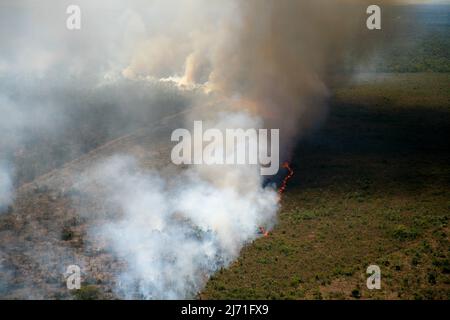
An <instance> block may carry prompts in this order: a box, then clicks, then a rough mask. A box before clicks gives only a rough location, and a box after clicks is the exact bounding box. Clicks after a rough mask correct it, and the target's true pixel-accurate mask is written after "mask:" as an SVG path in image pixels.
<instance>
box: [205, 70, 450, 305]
mask: <svg viewBox="0 0 450 320" xmlns="http://www.w3.org/2000/svg"><path fill="white" fill-rule="evenodd" d="M449 88H450V74H448V73H414V74H407V73H403V74H378V75H376V76H373V75H372V76H370V75H363V76H362V77H361V79H360V80H359V81H357V82H354V83H353V84H351V85H348V86H346V87H345V88H344V89H342V88H341V89H339V88H336V90H335V95H334V97H333V98H332V101H331V107H330V115H329V117H328V120H327V122H326V124H325V125H324V126H323V127H322V128H321V129H320V130H319V131H318V132H316V134H314V135H312V136H311V137H309V138H307V139H305V140H303V141H302V142H301V143H300V144H299V145H298V147H297V149H296V153H295V157H294V160H293V163H292V165H293V167H294V169H295V176H294V178H293V179H292V180H291V181H290V183H289V186H288V189H287V192H286V195H285V197H284V198H283V201H282V208H281V210H280V213H279V216H278V219H279V221H278V223H277V225H276V227H275V228H274V230H273V232H272V233H271V235H270V236H269V237H263V238H260V239H258V240H256V241H255V242H254V243H252V244H250V245H248V246H247V247H246V248H245V249H244V250H243V251H242V254H241V256H240V258H239V259H238V260H237V261H236V262H235V263H233V265H232V266H230V267H229V268H227V269H224V270H221V271H220V272H219V273H217V274H216V275H215V276H214V277H213V278H212V279H211V280H210V281H209V282H208V284H207V286H206V288H205V290H204V291H203V292H202V293H201V294H200V297H201V298H202V299H233V298H242V299H249V298H251V299H254V298H256V299H322V298H323V299H373V298H376V299H449V298H450V264H449V258H450V256H449V252H450V242H449V229H448V219H449V209H450V187H449V186H450V163H449V160H450V153H449V140H448V137H449V136H450V134H449V133H450V90H449ZM370 264H376V265H378V266H380V268H381V290H368V289H367V287H366V279H367V277H368V275H366V268H367V267H368V266H369V265H370Z"/></svg>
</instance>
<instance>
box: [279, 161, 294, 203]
mask: <svg viewBox="0 0 450 320" xmlns="http://www.w3.org/2000/svg"><path fill="white" fill-rule="evenodd" d="M282 167H283V168H285V169H287V170H288V174H287V176H286V177H284V179H283V182H282V183H281V186H280V188H279V189H278V194H279V196H280V200H281V195H282V194H283V193H284V191H285V190H286V186H287V183H288V181H289V179H291V178H292V176H293V175H294V170H292V169H291V166H290V165H289V162H285V163H283V165H282Z"/></svg>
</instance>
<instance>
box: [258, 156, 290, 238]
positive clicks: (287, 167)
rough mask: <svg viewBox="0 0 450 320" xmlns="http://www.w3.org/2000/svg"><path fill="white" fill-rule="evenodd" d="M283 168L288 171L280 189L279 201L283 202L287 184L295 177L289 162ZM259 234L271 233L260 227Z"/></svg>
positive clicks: (265, 235)
mask: <svg viewBox="0 0 450 320" xmlns="http://www.w3.org/2000/svg"><path fill="white" fill-rule="evenodd" d="M281 166H282V167H283V168H285V169H287V170H288V174H287V175H286V176H285V177H284V179H283V182H282V183H281V186H280V188H279V189H278V197H279V198H278V201H281V195H282V194H283V193H284V191H285V190H286V187H287V183H288V181H289V179H291V178H292V176H293V175H294V170H292V168H291V166H290V165H289V162H285V163H283V164H282V165H281ZM259 232H260V233H261V234H262V235H263V236H264V237H267V236H269V231H267V230H266V229H265V228H264V227H262V226H261V227H259Z"/></svg>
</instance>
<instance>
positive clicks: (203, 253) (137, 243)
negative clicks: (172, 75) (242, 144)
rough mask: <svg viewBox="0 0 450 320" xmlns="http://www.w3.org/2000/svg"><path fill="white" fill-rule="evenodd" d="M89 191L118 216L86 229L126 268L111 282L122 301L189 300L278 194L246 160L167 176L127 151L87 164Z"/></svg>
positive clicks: (238, 120)
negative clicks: (93, 190) (94, 188)
mask: <svg viewBox="0 0 450 320" xmlns="http://www.w3.org/2000/svg"><path fill="white" fill-rule="evenodd" d="M255 125H257V120H256V119H254V118H251V117H250V116H249V115H248V114H233V115H229V116H225V117H224V119H223V120H221V121H220V123H217V124H214V125H213V127H215V128H222V127H223V128H233V127H237V126H238V127H240V128H242V127H243V128H246V127H249V128H250V127H255ZM86 176H87V177H88V178H87V179H86V180H85V181H81V183H80V185H79V187H80V188H81V189H83V184H84V183H91V182H92V181H95V183H96V184H97V185H98V186H100V189H101V190H102V192H101V193H102V194H103V198H102V196H101V195H91V196H93V197H95V198H97V200H98V201H105V203H108V205H109V206H110V208H115V209H116V210H118V211H119V212H120V213H121V214H120V218H118V219H117V220H115V221H111V222H109V223H107V224H106V225H103V226H102V227H99V228H96V229H94V230H92V232H93V234H95V236H96V237H100V238H101V239H102V241H104V242H107V243H109V244H110V245H111V247H112V249H113V251H114V252H115V253H116V254H117V255H118V256H119V257H120V258H121V259H124V260H125V261H126V262H127V264H128V266H127V268H126V270H125V271H124V272H123V273H122V274H121V276H120V278H119V279H118V286H117V288H116V289H117V293H118V294H119V296H122V297H125V298H146V299H176V298H192V297H194V296H195V294H196V293H198V292H199V291H200V289H201V288H202V287H203V285H204V284H205V282H206V280H207V279H208V278H209V276H210V275H211V274H212V273H214V272H215V271H217V270H218V269H219V268H222V267H225V266H227V265H228V264H229V263H230V262H232V261H233V260H234V259H235V258H236V257H237V256H238V254H239V252H240V250H241V248H242V247H243V245H244V244H246V243H248V242H249V241H252V240H254V239H255V238H256V237H257V236H258V227H259V226H263V225H264V226H266V227H267V226H269V227H270V226H272V225H273V223H274V220H275V215H276V211H277V208H278V195H277V192H276V191H275V190H274V188H273V187H272V186H268V187H266V188H263V187H262V178H261V176H260V175H259V169H258V167H257V166H255V165H253V166H251V165H248V166H247V165H244V166H243V165H236V166H220V165H219V166H211V167H210V166H194V167H191V168H189V169H187V170H185V171H181V172H179V171H177V173H176V174H175V175H173V174H172V175H171V176H162V175H161V174H160V173H158V172H157V171H150V170H145V169H143V168H142V166H141V165H140V164H139V162H138V161H137V160H135V159H133V158H130V157H129V156H115V157H113V158H111V159H109V160H107V161H106V162H102V163H100V164H98V165H97V166H96V167H94V168H92V169H90V170H89V171H88V172H87V174H86Z"/></svg>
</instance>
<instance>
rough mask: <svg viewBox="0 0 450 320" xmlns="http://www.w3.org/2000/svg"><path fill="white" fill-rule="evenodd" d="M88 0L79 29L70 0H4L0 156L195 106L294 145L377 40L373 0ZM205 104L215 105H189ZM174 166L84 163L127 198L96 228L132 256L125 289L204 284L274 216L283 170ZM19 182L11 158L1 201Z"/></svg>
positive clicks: (99, 196) (176, 291)
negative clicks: (371, 21) (267, 173)
mask: <svg viewBox="0 0 450 320" xmlns="http://www.w3.org/2000/svg"><path fill="white" fill-rule="evenodd" d="M77 2H78V5H79V6H80V7H81V10H82V14H83V15H82V17H83V20H82V29H81V30H80V31H73V32H71V31H68V30H66V29H65V18H66V15H65V8H66V7H67V6H68V5H69V4H71V3H69V2H67V1H58V3H55V2H54V1H46V2H43V1H41V2H40V3H39V6H37V5H36V4H35V3H34V2H32V1H26V0H23V1H3V2H2V4H0V8H1V9H2V10H0V21H3V22H5V26H7V25H8V26H9V27H8V28H7V27H3V28H0V40H1V42H2V48H3V47H4V48H5V50H3V49H2V52H0V72H1V74H0V83H1V87H2V88H5V89H1V91H0V99H1V100H0V107H1V108H2V110H1V114H6V113H7V114H8V115H10V119H8V121H1V118H0V130H1V132H2V133H3V132H7V133H8V136H10V137H14V139H11V140H10V142H9V143H8V144H6V143H5V144H0V147H2V148H3V150H2V154H1V155H0V157H2V156H3V155H5V154H7V155H6V156H7V157H14V155H15V154H17V153H19V154H20V152H21V149H23V148H26V146H27V145H30V144H31V143H30V141H32V139H31V138H33V137H34V132H35V131H36V130H38V129H39V130H40V132H46V133H47V135H45V137H57V136H59V137H60V136H61V134H62V133H64V132H72V133H74V134H73V135H72V136H73V137H75V138H72V140H70V139H69V138H68V137H67V136H64V139H62V141H58V142H57V144H58V145H59V144H64V143H65V142H66V139H69V140H70V141H71V142H72V143H73V148H72V149H71V150H72V151H73V152H72V153H71V154H73V157H72V158H74V157H76V155H79V154H81V153H83V152H86V151H88V150H90V149H92V148H94V147H95V146H97V145H99V144H101V143H103V142H106V141H108V140H110V139H112V138H115V137H118V136H120V135H122V134H125V133H127V132H132V131H133V130H135V129H137V128H138V127H141V126H145V125H146V124H148V123H150V122H151V121H155V120H157V119H159V118H160V117H161V116H163V115H170V114H172V113H174V112H176V111H179V110H188V111H189V112H188V113H187V116H186V119H185V127H187V128H190V127H191V126H192V122H193V120H203V121H204V122H205V123H207V125H208V126H209V127H211V128H213V127H214V128H219V129H220V130H225V129H232V128H243V129H245V128H255V129H259V128H277V129H278V128H279V129H281V130H280V136H281V147H282V150H280V151H281V154H282V157H283V158H284V159H286V160H288V159H289V156H290V153H291V149H292V148H293V146H294V144H295V142H296V141H298V139H300V138H301V137H303V136H304V135H305V134H306V133H307V132H309V131H310V130H312V129H314V128H316V127H317V125H318V124H320V123H321V121H323V119H324V117H325V115H326V100H327V99H328V96H329V89H328V88H329V84H330V83H331V81H332V80H333V79H334V76H335V75H336V73H337V72H339V71H340V70H342V69H343V67H344V66H345V65H346V64H348V63H349V62H350V63H352V64H358V63H359V61H361V59H363V58H364V57H366V56H367V55H368V54H369V53H370V47H371V45H373V42H371V41H370V37H369V38H367V33H365V31H364V30H365V28H366V27H365V18H366V17H367V15H366V12H365V9H366V8H367V5H368V3H366V1H359V2H358V4H357V5H356V4H354V3H352V2H351V1H337V0H304V1H300V0H267V1H259V0H224V1H207V0H197V1H195V0H176V1H166V0H164V1H163V0H154V1H144V0H134V1H127V2H126V3H125V2H124V1H118V0H117V1H116V0H115V1H87V0H82V1H77ZM384 3H385V4H387V3H388V2H387V1H385V2H384ZM50 9H51V10H50ZM43 17H45V18H43ZM366 41H367V42H368V44H366V43H365V42H366ZM344 78H345V77H344ZM5 101H6V102H5ZM3 102H5V103H3ZM199 105H201V106H207V107H202V108H190V107H192V106H199ZM9 110H13V112H9ZM36 114H37V115H38V117H35V116H33V115H36ZM86 119H92V120H91V122H90V125H89V128H90V129H89V128H88V129H89V130H92V128H96V129H98V128H99V127H100V128H103V129H102V130H101V131H100V132H101V135H102V137H103V138H102V139H100V140H99V142H98V143H97V144H94V145H91V144H89V143H86V141H91V140H92V136H90V135H86V136H83V135H82V134H81V132H84V131H83V130H80V127H82V125H83V124H85V123H86V121H87V120H86ZM106 120H107V121H106ZM71 130H72V131H71ZM89 130H87V131H88V132H90V131H89ZM98 136H99V134H96V135H95V137H96V139H97V138H98ZM30 139H31V140H30ZM164 139H167V143H166V144H167V145H169V144H170V143H171V142H170V135H167V137H164ZM13 141H14V142H13ZM27 141H28V144H27ZM62 153H63V154H67V153H66V152H62ZM55 157H60V155H57V156H55ZM64 160H68V159H66V158H64ZM42 162H45V161H42ZM60 162H63V161H62V160H61V161H60ZM171 170H172V174H171V175H166V174H163V173H162V172H159V171H156V170H150V169H146V168H144V167H143V166H142V164H141V163H140V162H139V161H138V160H137V159H133V158H132V157H130V156H123V155H115V156H113V157H111V159H109V160H107V161H102V162H101V163H96V164H95V165H94V166H92V167H90V168H86V173H85V175H84V176H83V178H82V179H80V181H79V183H78V188H81V190H83V188H84V186H86V185H88V184H90V183H95V184H96V185H98V187H99V188H100V190H101V191H99V192H98V193H95V192H93V194H92V197H93V198H95V199H96V201H98V202H103V203H105V204H106V208H107V210H108V208H109V209H110V210H119V211H120V214H119V215H118V216H114V217H113V218H111V219H110V221H108V222H107V223H105V224H104V225H103V226H96V227H95V228H92V229H91V235H92V237H93V238H101V239H102V241H106V242H108V243H110V249H111V252H113V253H114V254H115V255H116V256H117V257H119V258H120V259H122V260H123V261H126V263H127V267H126V269H125V270H124V271H123V272H122V273H121V274H120V275H119V276H118V279H117V287H116V292H117V294H118V296H120V297H124V298H135V297H141V298H148V299H173V298H191V297H193V296H195V294H196V293H197V292H198V291H199V290H201V289H202V287H203V285H204V284H205V282H206V280H207V279H208V277H209V276H211V275H212V274H213V273H214V272H216V271H217V270H218V269H220V268H222V267H226V266H227V265H229V263H231V262H232V261H233V260H234V259H235V258H236V257H237V256H238V254H239V252H240V250H241V249H242V247H243V246H244V245H245V244H247V243H249V242H251V241H253V240H254V239H256V238H257V237H258V226H261V225H263V226H267V227H269V228H270V227H271V226H273V225H274V223H275V220H276V211H277V209H278V206H279V204H278V197H277V193H276V190H275V186H273V185H268V186H265V187H263V180H262V178H261V176H260V175H259V168H258V167H257V166H250V165H248V166H247V165H242V166H193V167H190V168H188V169H186V170H180V169H173V168H172V169H171ZM18 171H19V172H18V173H19V174H20V171H21V170H18ZM44 171H45V170H44ZM36 175H37V174H36ZM24 180H26V179H24ZM22 182H23V181H22ZM12 184H13V182H12V179H11V170H10V168H9V167H7V166H5V165H3V166H2V165H1V162H0V208H1V206H4V205H8V204H9V203H10V202H11V199H12V197H13V195H12ZM86 209H87V208H79V210H80V212H81V211H86Z"/></svg>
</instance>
